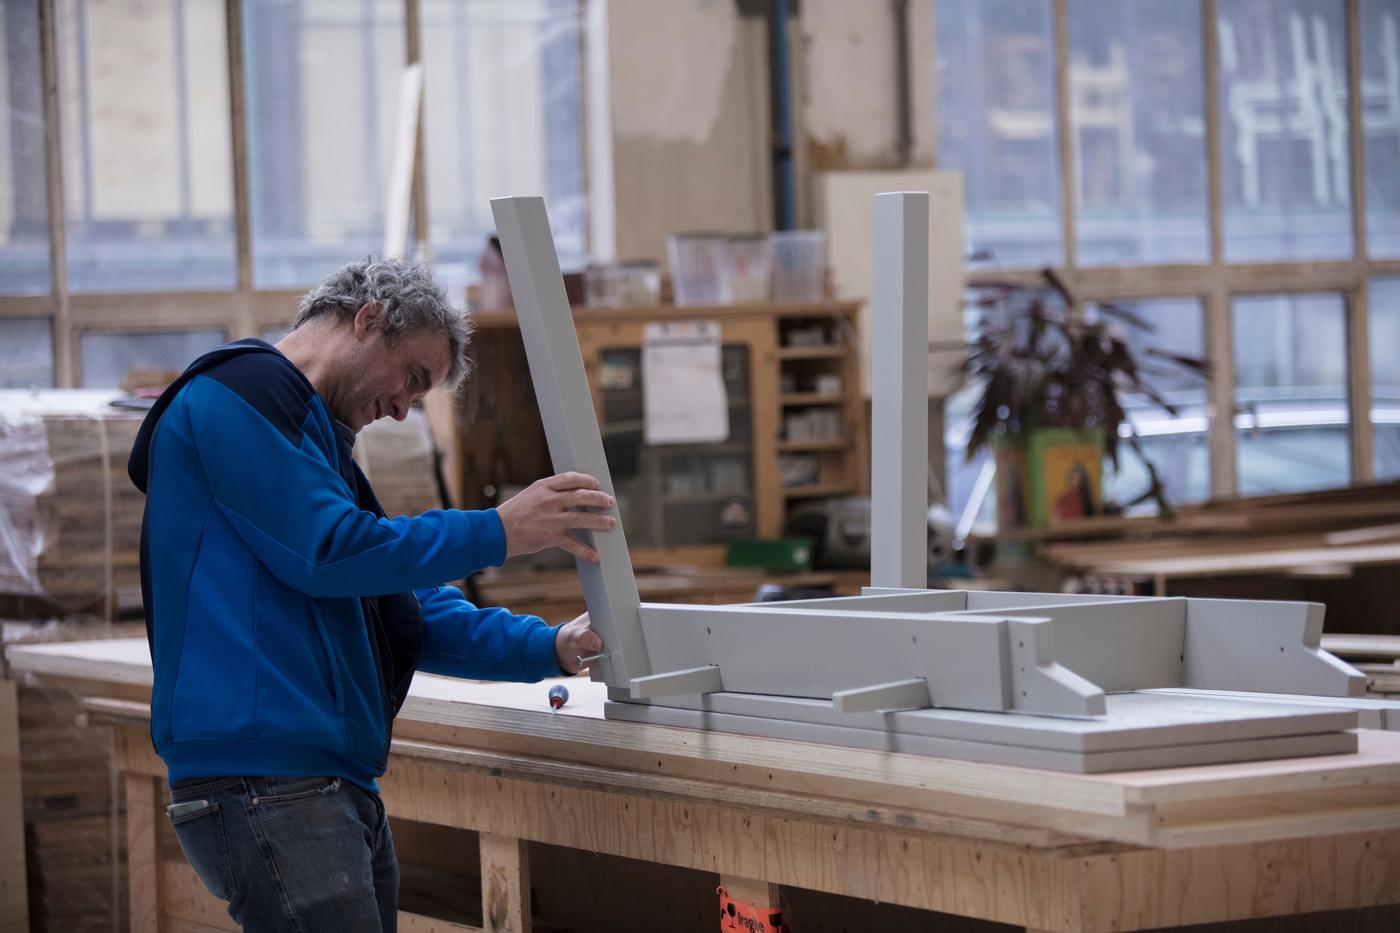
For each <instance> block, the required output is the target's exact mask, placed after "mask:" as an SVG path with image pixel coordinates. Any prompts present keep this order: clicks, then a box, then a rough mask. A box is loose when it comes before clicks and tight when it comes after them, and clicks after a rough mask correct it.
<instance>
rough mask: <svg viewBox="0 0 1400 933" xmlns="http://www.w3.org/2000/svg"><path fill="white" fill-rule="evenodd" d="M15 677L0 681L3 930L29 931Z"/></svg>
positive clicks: (0, 915)
mask: <svg viewBox="0 0 1400 933" xmlns="http://www.w3.org/2000/svg"><path fill="white" fill-rule="evenodd" d="M17 692H18V691H17V688H16V687H15V683H14V681H12V680H0V931H3V933H20V931H21V930H23V931H26V933H27V931H28V930H29V883H28V882H27V881H26V879H25V873H24V872H25V868H24V792H23V789H22V788H21V787H20V766H19V703H18V700H17V699H16V696H17Z"/></svg>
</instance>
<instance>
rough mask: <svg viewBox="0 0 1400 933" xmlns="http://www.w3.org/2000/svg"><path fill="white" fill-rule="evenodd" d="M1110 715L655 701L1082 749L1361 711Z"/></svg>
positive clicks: (1228, 699)
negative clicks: (856, 709) (843, 709)
mask: <svg viewBox="0 0 1400 933" xmlns="http://www.w3.org/2000/svg"><path fill="white" fill-rule="evenodd" d="M1106 699H1107V706H1108V715H1106V716H1103V717H1100V718H1095V719H1084V718H1060V717H1051V716H1023V715H1016V714H1008V713H988V712H976V711H971V710H953V709H920V710H900V711H894V712H870V713H857V714H846V715H843V714H841V713H838V712H837V711H836V709H835V704H834V703H829V702H826V701H823V700H812V699H799V698H797V697H767V696H760V695H757V694H749V693H727V692H726V693H710V694H706V695H705V696H703V697H697V696H690V697H668V698H665V699H662V700H655V701H653V702H654V703H656V704H657V705H660V706H668V707H674V708H676V709H691V710H702V711H708V712H715V713H728V714H732V715H736V716H758V717H763V718H766V719H792V720H796V721H800V722H807V723H813V724H818V725H831V726H843V727H855V728H861V729H873V730H877V731H889V732H899V733H903V734H907V735H923V736H928V737H930V738H941V739H960V740H967V741H977V742H988V743H992V744H997V745H1020V746H1024V747H1026V748H1046V749H1056V750H1059V751H1072V752H1078V753H1084V754H1088V753H1096V752H1104V751H1123V750H1127V749H1134V748H1163V747H1167V746H1173V745H1199V744H1203V743H1213V742H1234V741H1241V740H1246V739H1262V738H1278V737H1282V736H1297V735H1313V734H1316V733H1320V732H1342V731H1346V730H1348V729H1354V728H1357V725H1358V722H1359V715H1360V714H1359V713H1357V712H1356V711H1354V710H1349V709H1322V708H1318V707H1315V706H1309V705H1307V704H1301V703H1289V702H1285V701H1263V700H1255V699H1246V698H1244V697H1242V696H1238V695H1237V696H1220V695H1214V694H1184V695H1179V694H1173V693H1159V692H1155V691H1150V692H1141V693H1117V694H1110V695H1109V696H1108V697H1107V698H1106Z"/></svg>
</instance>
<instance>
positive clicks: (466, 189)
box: [422, 0, 587, 281]
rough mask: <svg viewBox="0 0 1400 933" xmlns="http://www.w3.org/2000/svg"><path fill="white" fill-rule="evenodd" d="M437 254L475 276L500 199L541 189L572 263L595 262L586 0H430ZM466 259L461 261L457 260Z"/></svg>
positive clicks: (425, 5)
mask: <svg viewBox="0 0 1400 933" xmlns="http://www.w3.org/2000/svg"><path fill="white" fill-rule="evenodd" d="M422 23H423V60H424V62H425V64H426V67H427V76H426V89H425V95H426V96H425V112H426V115H425V120H426V126H425V130H426V136H427V173H428V191H429V193H430V195H431V199H432V208H431V211H430V217H431V220H432V225H431V240H432V251H433V261H434V264H435V266H436V267H437V270H438V274H439V275H442V276H444V277H445V279H446V280H449V281H457V280H467V279H470V280H475V279H476V278H477V257H478V255H479V253H480V251H481V247H482V245H483V244H484V243H485V242H486V238H487V237H488V236H489V235H490V234H491V233H493V232H494V231H495V223H494V222H493V221H492V219H491V207H490V199H491V198H492V197H495V196H498V195H501V194H506V193H509V192H531V191H534V192H541V193H543V194H544V195H545V200H546V203H547V205H548V207H549V220H550V225H551V226H552V227H553V229H554V236H555V240H556V243H557V244H558V248H559V261H560V263H561V264H562V265H563V266H564V268H566V269H567V268H570V267H579V266H582V265H583V264H584V263H585V262H586V259H587V257H586V244H585V242H584V223H585V215H584V194H583V153H582V136H581V131H580V121H581V117H582V107H583V103H582V88H581V86H580V71H579V68H580V62H579V4H578V3H577V2H576V0H509V2H505V0H422ZM454 270H455V271H454Z"/></svg>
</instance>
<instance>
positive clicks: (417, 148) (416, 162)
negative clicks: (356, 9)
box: [403, 0, 432, 262]
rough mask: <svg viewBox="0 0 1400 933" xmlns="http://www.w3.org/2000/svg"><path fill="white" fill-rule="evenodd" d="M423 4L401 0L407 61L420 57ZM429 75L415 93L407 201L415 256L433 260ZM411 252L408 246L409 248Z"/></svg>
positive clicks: (421, 51)
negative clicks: (410, 183)
mask: <svg viewBox="0 0 1400 933" xmlns="http://www.w3.org/2000/svg"><path fill="white" fill-rule="evenodd" d="M421 15H422V5H421V3H420V2H419V0H403V24H404V30H403V31H404V59H405V63H406V64H409V65H415V64H418V63H419V62H421V61H422V60H423V36H422V23H421V19H420V17H421ZM427 88H428V75H427V70H426V68H425V70H424V72H423V93H422V94H420V95H418V120H417V124H416V125H417V130H416V131H415V132H416V136H415V138H414V143H413V187H412V189H411V194H410V195H409V203H410V204H411V205H412V206H413V238H414V239H415V240H417V241H418V243H417V246H418V258H420V259H423V260H425V261H428V262H431V261H432V246H431V244H430V243H429V242H428V229H429V228H428V173H427V167H426V164H427V155H426V152H425V151H424V150H425V148H426V140H427V135H426V132H425V130H424V128H423V123H424V120H425V119H426V117H427V103H426V101H427V99H428V93H427ZM409 252H410V254H411V250H410V251H409Z"/></svg>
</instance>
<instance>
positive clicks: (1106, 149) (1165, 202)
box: [1069, 0, 1210, 266]
mask: <svg viewBox="0 0 1400 933" xmlns="http://www.w3.org/2000/svg"><path fill="white" fill-rule="evenodd" d="M1069 41H1070V50H1069V98H1070V125H1071V127H1072V132H1073V134H1074V146H1075V204H1076V208H1075V226H1076V230H1075V242H1076V248H1077V250H1078V262H1079V264H1080V265H1085V266H1090V265H1115V264H1124V263H1139V262H1205V261H1207V260H1208V259H1209V258H1210V228H1209V223H1208V221H1207V217H1206V175H1205V172H1203V171H1202V170H1201V168H1202V166H1204V165H1205V158H1206V157H1205V118H1204V116H1203V109H1204V90H1203V82H1202V78H1201V9H1200V4H1198V3H1183V2H1181V0H1133V2H1131V3H1124V2H1123V0H1070V4H1069Z"/></svg>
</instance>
